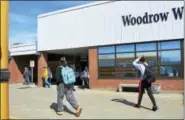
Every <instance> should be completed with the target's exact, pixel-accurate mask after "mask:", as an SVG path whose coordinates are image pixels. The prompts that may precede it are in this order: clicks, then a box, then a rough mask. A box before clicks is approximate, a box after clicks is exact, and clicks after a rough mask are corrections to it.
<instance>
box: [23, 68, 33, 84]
mask: <svg viewBox="0 0 185 120" xmlns="http://www.w3.org/2000/svg"><path fill="white" fill-rule="evenodd" d="M23 76H24V83H23V84H25V85H29V84H30V77H31V72H30V70H29V69H28V68H27V67H25V68H24V73H23Z"/></svg>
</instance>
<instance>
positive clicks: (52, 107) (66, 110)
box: [50, 103, 76, 115]
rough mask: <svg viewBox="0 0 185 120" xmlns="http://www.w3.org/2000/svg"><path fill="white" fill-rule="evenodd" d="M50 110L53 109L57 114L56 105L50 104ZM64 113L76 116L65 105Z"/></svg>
mask: <svg viewBox="0 0 185 120" xmlns="http://www.w3.org/2000/svg"><path fill="white" fill-rule="evenodd" d="M50 108H51V109H53V110H54V111H55V112H57V103H52V104H51V105H50ZM64 111H65V112H68V113H70V114H72V115H76V114H75V113H74V112H72V111H71V110H69V109H68V108H67V107H66V106H65V105H64Z"/></svg>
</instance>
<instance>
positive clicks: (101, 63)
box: [99, 60, 115, 67]
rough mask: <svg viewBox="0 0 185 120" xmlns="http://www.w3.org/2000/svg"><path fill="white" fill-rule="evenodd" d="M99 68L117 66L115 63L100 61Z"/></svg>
mask: <svg viewBox="0 0 185 120" xmlns="http://www.w3.org/2000/svg"><path fill="white" fill-rule="evenodd" d="M99 66H100V67H114V66H115V61H113V60H111V61H99Z"/></svg>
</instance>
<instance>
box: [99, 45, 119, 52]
mask: <svg viewBox="0 0 185 120" xmlns="http://www.w3.org/2000/svg"><path fill="white" fill-rule="evenodd" d="M114 52H115V47H114V46H108V47H99V48H98V53H99V54H102V53H114Z"/></svg>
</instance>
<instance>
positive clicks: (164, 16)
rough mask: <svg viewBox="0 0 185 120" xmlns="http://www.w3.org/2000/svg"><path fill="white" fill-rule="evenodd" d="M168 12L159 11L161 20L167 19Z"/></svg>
mask: <svg viewBox="0 0 185 120" xmlns="http://www.w3.org/2000/svg"><path fill="white" fill-rule="evenodd" d="M168 14H169V12H166V13H160V17H161V20H162V21H166V20H167V19H168Z"/></svg>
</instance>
